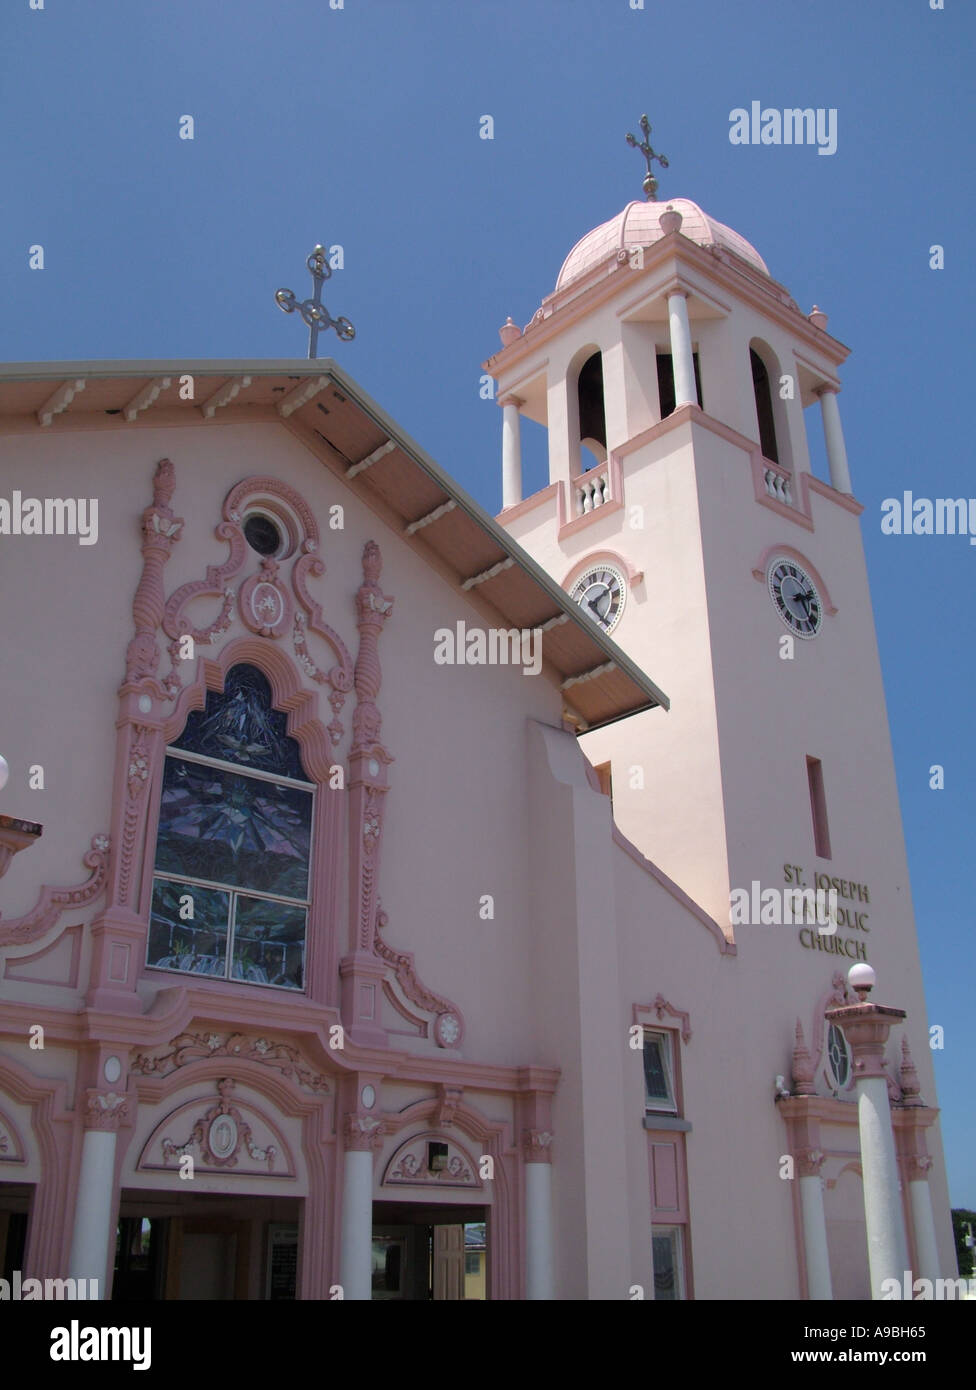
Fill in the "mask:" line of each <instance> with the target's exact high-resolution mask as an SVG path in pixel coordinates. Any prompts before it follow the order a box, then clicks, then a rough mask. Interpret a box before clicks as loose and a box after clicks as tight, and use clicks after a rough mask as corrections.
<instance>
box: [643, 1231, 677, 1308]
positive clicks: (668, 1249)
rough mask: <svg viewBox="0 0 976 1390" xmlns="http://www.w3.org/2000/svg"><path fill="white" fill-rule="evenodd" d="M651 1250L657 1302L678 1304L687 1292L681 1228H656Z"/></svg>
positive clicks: (652, 1237)
mask: <svg viewBox="0 0 976 1390" xmlns="http://www.w3.org/2000/svg"><path fill="white" fill-rule="evenodd" d="M651 1250H652V1255H653V1258H654V1300H655V1302H658V1301H662V1302H676V1301H678V1300H680V1299H683V1298H684V1296H685V1292H684V1269H683V1267H682V1265H683V1262H682V1253H683V1252H682V1249H681V1228H680V1226H655V1228H654V1231H653V1234H652V1236H651Z"/></svg>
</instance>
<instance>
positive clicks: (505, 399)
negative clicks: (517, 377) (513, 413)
mask: <svg viewBox="0 0 976 1390" xmlns="http://www.w3.org/2000/svg"><path fill="white" fill-rule="evenodd" d="M498 404H499V405H500V406H503V407H504V406H506V405H514V407H515V409H516V410H521V409H522V407H523V405H525V401H524V400H523V399H522V397H521V396H513V395H512V393H511V391H507V392H506V393H505V395H504V396H499V397H498Z"/></svg>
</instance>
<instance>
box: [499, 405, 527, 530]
mask: <svg viewBox="0 0 976 1390" xmlns="http://www.w3.org/2000/svg"><path fill="white" fill-rule="evenodd" d="M520 405H521V401H519V400H516V398H515V397H514V396H506V398H505V399H504V400H503V401H502V403H501V406H502V507H503V508H505V507H514V506H515V504H516V503H517V502H521V500H522V439H521V430H520V416H519V406H520Z"/></svg>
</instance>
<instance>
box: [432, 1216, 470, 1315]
mask: <svg viewBox="0 0 976 1390" xmlns="http://www.w3.org/2000/svg"><path fill="white" fill-rule="evenodd" d="M463 1297H464V1226H463V1225H461V1226H435V1227H434V1298H435V1299H437V1300H440V1299H453V1298H458V1299H461V1298H463Z"/></svg>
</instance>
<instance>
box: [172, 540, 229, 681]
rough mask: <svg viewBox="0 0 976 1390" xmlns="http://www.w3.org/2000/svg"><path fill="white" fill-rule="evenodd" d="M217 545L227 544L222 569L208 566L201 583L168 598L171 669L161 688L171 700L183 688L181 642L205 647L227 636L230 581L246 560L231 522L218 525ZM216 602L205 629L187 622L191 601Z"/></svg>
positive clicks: (195, 581) (177, 591)
mask: <svg viewBox="0 0 976 1390" xmlns="http://www.w3.org/2000/svg"><path fill="white" fill-rule="evenodd" d="M214 535H215V536H216V537H217V539H218V540H220V541H226V543H227V546H228V548H229V554H228V556H227V559H226V560H225V561H224V563H223V564H222V565H208V566H207V573H206V575H205V577H204V578H203V579H194V580H191V581H190V583H188V584H183V585H181V586H180V588H179V589H177V590H176V592H175V593H174V594H173V595H171V597H170V598H169V600H168V602H167V604H166V608H165V611H164V613H163V631H164V632H165V633H166V636H167V637H168V638H169V639H170V642H169V647H168V651H169V656H170V661H171V662H172V665H171V667H170V671H169V674H168V675H167V677H166V679H165V681H164V682H163V684H164V685H165V686H166V689H167V692H168V693H169V695H170V697H171V698H175V697H176V696H177V695H178V694H179V692H180V691H181V690H182V688H183V682H182V680H181V679H180V675H179V671H180V667H181V666H182V665H183V662H182V661H181V659H180V639H181V638H182V637H192V638H193V641H194V643H198V644H200V645H201V646H206V645H207V644H208V643H210V642H212V641H213V640H214V639H215V638H216V637H220V636H222V635H223V634H224V633H225V632H227V631H228V630H229V628H230V625H231V621H232V618H231V614H232V611H233V607H234V599H235V597H236V594H235V591H234V589H233V588H231V587H230V581H231V580H232V579H233V578H235V576H236V575H237V574H238V572H239V571H240V569H241V568H242V566H243V564H244V561H245V559H246V557H247V542H246V541H245V540H244V533H243V531H242V530H241V528H240V526H239V525H237V524H236V523H235V522H233V521H226V520H225V521H221V522H220V523H219V524H218V525H217V527H216V528H215V530H214ZM199 598H219V599H220V600H221V604H220V612H219V613H218V614H217V616H216V618H215V619H214V620H213V622H212V623H210V624H209V626H207V627H202V628H201V627H196V626H195V625H194V624H193V623H191V622H190V620H189V618H188V617H187V615H186V610H187V608H188V607H189V605H190V603H191V602H192V601H193V600H194V599H199Z"/></svg>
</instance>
